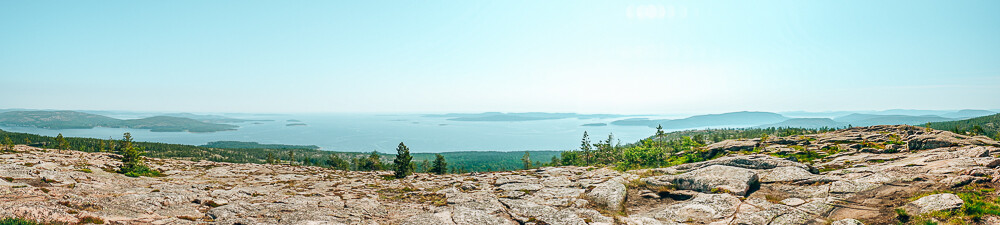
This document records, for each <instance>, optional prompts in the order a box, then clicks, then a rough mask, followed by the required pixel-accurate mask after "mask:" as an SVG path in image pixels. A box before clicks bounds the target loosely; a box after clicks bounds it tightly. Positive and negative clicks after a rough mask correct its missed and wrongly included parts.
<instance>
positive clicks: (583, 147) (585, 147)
mask: <svg viewBox="0 0 1000 225" xmlns="http://www.w3.org/2000/svg"><path fill="white" fill-rule="evenodd" d="M580 151H583V154H584V158H586V159H585V161H586V162H587V165H590V135H587V131H584V132H583V140H581V141H580ZM525 153H527V152H525Z"/></svg>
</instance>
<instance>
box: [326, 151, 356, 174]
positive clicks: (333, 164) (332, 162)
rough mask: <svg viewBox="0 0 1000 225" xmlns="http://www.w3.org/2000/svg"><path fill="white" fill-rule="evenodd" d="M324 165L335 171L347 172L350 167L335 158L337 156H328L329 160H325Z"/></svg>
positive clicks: (343, 161)
mask: <svg viewBox="0 0 1000 225" xmlns="http://www.w3.org/2000/svg"><path fill="white" fill-rule="evenodd" d="M326 165H329V166H330V168H333V169H336V170H348V169H350V168H351V165H350V164H348V163H347V161H345V160H343V159H341V158H340V157H339V156H337V154H330V158H329V159H327V160H326Z"/></svg>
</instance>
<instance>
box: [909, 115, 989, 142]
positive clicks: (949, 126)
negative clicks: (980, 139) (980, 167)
mask: <svg viewBox="0 0 1000 225" xmlns="http://www.w3.org/2000/svg"><path fill="white" fill-rule="evenodd" d="M930 125H931V128H934V129H938V130H948V131H952V132H955V133H959V134H976V135H985V136H987V137H990V138H993V139H997V140H1000V113H998V114H993V115H989V116H981V117H976V118H972V119H964V120H956V121H946V122H935V123H930ZM923 126H926V125H923Z"/></svg>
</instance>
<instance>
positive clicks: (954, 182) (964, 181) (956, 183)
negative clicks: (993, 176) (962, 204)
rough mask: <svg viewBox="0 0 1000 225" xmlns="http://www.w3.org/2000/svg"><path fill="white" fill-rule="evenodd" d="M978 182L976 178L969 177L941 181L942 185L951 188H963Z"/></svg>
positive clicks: (963, 176)
mask: <svg viewBox="0 0 1000 225" xmlns="http://www.w3.org/2000/svg"><path fill="white" fill-rule="evenodd" d="M975 180H976V177H973V176H969V175H960V176H956V177H949V178H945V179H943V180H941V183H944V184H947V185H948V186H949V187H961V186H965V185H968V184H969V183H972V182H973V181H975Z"/></svg>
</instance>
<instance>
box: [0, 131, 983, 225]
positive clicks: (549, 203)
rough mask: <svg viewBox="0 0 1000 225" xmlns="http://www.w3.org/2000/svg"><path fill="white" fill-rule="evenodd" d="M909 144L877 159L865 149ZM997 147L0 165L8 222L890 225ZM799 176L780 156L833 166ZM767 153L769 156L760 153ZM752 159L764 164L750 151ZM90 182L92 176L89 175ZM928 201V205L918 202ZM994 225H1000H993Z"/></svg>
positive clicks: (801, 140) (57, 157)
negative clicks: (451, 161)
mask: <svg viewBox="0 0 1000 225" xmlns="http://www.w3.org/2000/svg"><path fill="white" fill-rule="evenodd" d="M889 140H894V141H895V140H898V141H904V142H907V144H905V145H893V146H891V147H890V146H885V147H883V148H881V149H877V148H876V149H868V148H864V147H858V145H859V143H863V142H885V141H889ZM998 146H1000V144H998V143H997V142H995V141H992V140H989V139H985V138H982V137H968V136H963V135H958V134H953V133H950V132H947V131H936V130H933V131H928V130H924V129H923V128H916V127H911V126H873V127H861V128H851V129H847V130H840V131H834V132H828V133H822V134H814V135H804V136H792V137H780V138H779V137H776V138H771V139H766V140H761V139H748V140H729V141H724V142H719V143H716V144H711V145H708V146H706V147H705V149H704V150H706V151H710V152H714V153H715V154H718V155H720V156H721V157H718V158H715V159H712V160H708V161H703V162H697V163H689V164H682V165H677V166H673V167H668V168H653V169H641V170H632V171H627V172H620V171H615V170H612V169H609V168H594V167H573V166H566V167H544V168H539V169H533V170H521V171H507V172H491V173H471V174H450V175H432V174H422V173H417V174H414V175H413V176H410V177H406V178H403V179H395V180H385V179H382V176H383V175H390V174H391V172H389V171H382V172H357V171H338V170H331V169H326V168H320V167H309V166H290V165H262V164H233V163H219V162H208V161H200V162H192V161H184V160H172V159H152V158H150V159H147V162H148V164H150V166H151V167H152V168H154V169H158V170H161V171H163V172H164V174H165V175H166V176H163V177H139V178H131V177H126V176H124V175H121V174H118V173H115V172H113V171H115V170H116V169H117V168H118V166H120V163H119V162H118V161H117V159H116V158H115V156H114V155H111V154H107V153H85V152H78V151H57V150H51V149H40V148H34V147H27V146H17V149H16V150H17V151H16V152H13V153H11V152H7V153H0V160H2V161H0V178H3V179H0V217H19V218H26V219H36V220H44V221H51V222H62V223H78V222H80V221H81V219H83V218H85V217H97V218H101V219H102V220H104V221H105V222H106V223H107V224H504V225H507V224H552V225H557V224H637V225H640V224H641V225H648V224H838V225H839V224H886V223H894V221H895V220H893V219H894V217H895V215H896V213H895V209H906V210H907V211H908V212H911V214H921V213H928V212H933V211H938V210H952V209H955V208H958V207H961V205H962V199H960V198H958V197H957V196H954V195H952V194H933V195H930V193H931V192H934V191H947V190H960V189H961V188H963V187H966V186H969V185H983V186H988V187H993V188H996V182H997V180H995V179H998V178H1000V171H998V170H997V167H998V166H1000V161H998V160H997V159H996V156H997V155H1000V148H998ZM829 149H838V151H835V152H828V153H829V154H827V155H825V156H824V157H821V158H818V159H815V160H811V161H804V162H799V161H797V160H794V159H789V158H787V157H781V156H777V155H779V154H777V153H778V152H786V153H787V152H795V151H814V152H815V151H828V150H829ZM758 150H760V151H758ZM748 151H754V152H749V153H748ZM85 169H86V170H85ZM918 196H926V197H922V198H919V199H912V198H916V197H918ZM981 221H984V222H995V221H1000V218H996V217H993V216H986V217H984V218H982V220H981Z"/></svg>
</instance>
